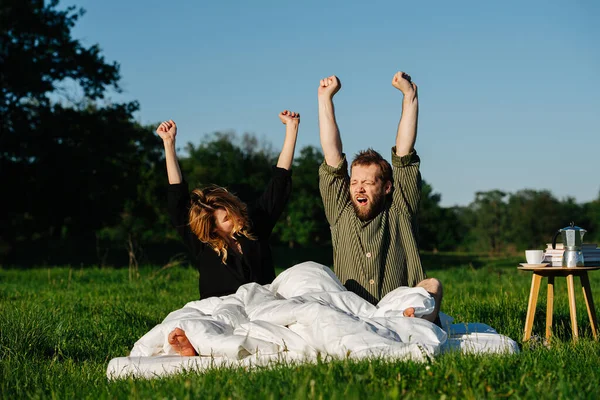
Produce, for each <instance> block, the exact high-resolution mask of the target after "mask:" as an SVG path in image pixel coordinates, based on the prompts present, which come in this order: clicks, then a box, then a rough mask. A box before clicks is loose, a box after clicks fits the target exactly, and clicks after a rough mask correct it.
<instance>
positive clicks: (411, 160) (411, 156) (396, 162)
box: [392, 146, 421, 168]
mask: <svg viewBox="0 0 600 400" xmlns="http://www.w3.org/2000/svg"><path fill="white" fill-rule="evenodd" d="M419 161H421V159H420V158H419V156H418V155H417V151H416V150H415V149H413V150H412V151H411V152H410V153H408V154H406V155H403V156H402V157H400V156H398V155H397V154H396V146H394V147H392V165H393V166H394V167H400V168H401V167H407V166H409V165H411V164H416V163H418V162H419Z"/></svg>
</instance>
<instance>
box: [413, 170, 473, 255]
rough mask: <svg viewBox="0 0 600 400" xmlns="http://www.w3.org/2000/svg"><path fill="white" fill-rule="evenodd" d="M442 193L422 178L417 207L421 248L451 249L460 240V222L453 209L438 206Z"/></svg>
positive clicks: (461, 231)
mask: <svg viewBox="0 0 600 400" xmlns="http://www.w3.org/2000/svg"><path fill="white" fill-rule="evenodd" d="M441 199H442V195H441V194H439V193H434V192H433V187H432V186H431V185H430V184H429V183H427V182H426V181H425V180H423V182H422V185H421V204H420V207H419V216H418V224H419V248H421V249H423V250H434V251H436V250H453V249H455V248H456V247H457V245H458V244H459V242H460V240H461V234H462V233H463V230H462V229H461V224H460V221H459V219H458V216H457V214H456V213H455V212H454V210H453V209H451V208H450V209H448V208H443V207H441V206H440V204H439V203H440V201H441Z"/></svg>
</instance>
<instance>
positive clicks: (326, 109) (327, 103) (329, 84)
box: [318, 75, 342, 167]
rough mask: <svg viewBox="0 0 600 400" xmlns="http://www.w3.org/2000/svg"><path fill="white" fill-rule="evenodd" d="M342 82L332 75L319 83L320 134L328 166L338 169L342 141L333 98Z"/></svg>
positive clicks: (340, 159)
mask: <svg viewBox="0 0 600 400" xmlns="http://www.w3.org/2000/svg"><path fill="white" fill-rule="evenodd" d="M341 87H342V84H341V82H340V80H339V79H338V78H337V77H336V76H335V75H332V76H330V77H328V78H325V79H321V82H319V90H318V97H319V132H320V137H321V147H322V148H323V154H324V155H325V162H326V163H327V165H329V166H332V167H337V166H338V165H339V163H340V162H341V161H342V139H341V138H340V131H339V129H338V126H337V122H336V120H335V109H334V107H333V96H334V95H335V94H336V93H337V92H338V90H340V88H341Z"/></svg>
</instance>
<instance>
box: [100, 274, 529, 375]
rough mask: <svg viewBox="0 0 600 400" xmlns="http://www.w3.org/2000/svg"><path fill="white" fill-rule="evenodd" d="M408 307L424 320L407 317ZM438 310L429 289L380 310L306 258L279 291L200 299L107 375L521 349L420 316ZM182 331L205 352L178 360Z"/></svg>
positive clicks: (388, 300)
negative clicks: (177, 332) (176, 339)
mask: <svg viewBox="0 0 600 400" xmlns="http://www.w3.org/2000/svg"><path fill="white" fill-rule="evenodd" d="M408 307H413V308H414V309H415V314H416V316H417V317H416V318H409V317H404V316H403V311H404V310H405V309H406V308H408ZM433 308H434V300H433V298H432V297H431V296H430V295H429V293H427V291H425V290H424V289H423V288H408V287H400V288H398V289H396V290H394V291H392V292H390V293H388V294H387V295H386V296H385V297H384V298H383V299H381V301H380V302H379V303H378V304H377V306H374V305H372V304H370V303H368V302H367V301H365V300H363V299H362V298H360V297H359V296H357V295H356V294H354V293H352V292H349V291H347V290H346V289H345V288H344V286H343V285H342V284H341V282H340V281H339V280H338V279H337V277H336V276H335V275H334V274H333V272H332V271H331V269H329V268H328V267H326V266H323V265H320V264H317V263H314V262H306V263H302V264H298V265H296V266H294V267H292V268H289V269H287V270H286V271H284V272H282V273H281V274H280V275H279V276H277V278H275V280H274V281H273V282H272V283H271V284H269V285H264V286H261V285H259V284H256V283H249V284H246V285H243V286H241V287H240V288H239V289H238V291H237V292H236V293H235V294H232V295H229V296H224V297H211V298H208V299H204V300H199V301H192V302H190V303H188V304H186V305H185V306H184V307H183V308H181V309H179V310H176V311H173V312H172V313H170V314H169V315H168V316H167V317H166V318H165V319H164V321H163V322H162V323H160V324H159V325H157V326H155V327H154V328H153V329H152V330H150V332H148V333H147V334H146V335H144V336H143V337H142V338H141V339H139V340H138V341H137V342H136V343H135V344H134V346H133V349H132V351H131V354H130V355H129V357H120V358H115V359H113V360H111V362H110V363H109V366H108V370H107V375H108V376H109V378H115V377H122V376H130V375H134V376H142V377H152V376H157V375H167V374H170V373H175V372H178V371H181V370H182V369H195V370H204V369H207V368H214V367H219V366H231V365H236V366H239V365H241V366H251V365H266V364H269V363H272V362H273V361H285V362H289V361H292V362H311V361H314V360H316V359H317V357H322V358H327V357H333V358H352V359H362V358H367V357H390V358H393V359H403V360H404V359H410V360H415V361H423V360H425V359H427V358H432V357H434V356H435V355H436V354H438V353H440V352H441V351H442V350H445V349H463V350H465V351H488V352H489V351H492V352H515V351H518V347H517V345H516V343H515V342H514V341H512V340H511V339H509V338H507V337H505V336H502V335H498V334H497V333H496V331H494V330H493V329H492V328H491V327H489V326H487V325H484V324H468V325H450V324H446V325H445V330H442V329H441V328H439V327H438V326H436V325H435V324H432V323H431V322H428V321H426V320H424V319H421V318H419V317H421V316H423V315H426V314H429V313H431V312H432V311H433ZM446 320H447V319H446ZM175 328H181V329H183V330H184V331H185V332H186V335H187V337H188V338H189V340H190V342H191V343H192V345H193V346H194V348H195V349H196V352H197V353H198V356H196V357H182V356H179V355H177V353H176V352H175V350H174V349H173V347H172V346H171V345H170V344H169V343H168V340H167V337H168V335H169V333H170V332H171V331H173V329H175ZM449 334H450V335H451V336H450V337H451V338H452V340H450V341H449V336H448V335H449Z"/></svg>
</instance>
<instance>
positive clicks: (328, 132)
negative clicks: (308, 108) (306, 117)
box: [318, 72, 442, 324]
mask: <svg viewBox="0 0 600 400" xmlns="http://www.w3.org/2000/svg"><path fill="white" fill-rule="evenodd" d="M392 85H393V86H394V87H395V88H397V89H398V90H400V91H401V92H402V94H403V95H404V98H403V101H402V116H401V118H400V122H399V124H398V131H397V134H396V143H395V146H394V147H392V165H393V167H392V166H390V164H389V163H388V162H387V161H386V160H385V159H384V158H383V157H382V156H381V155H380V154H379V153H378V152H376V151H375V150H372V149H368V150H365V151H361V152H359V153H358V154H357V155H356V157H355V158H354V160H353V161H352V165H351V171H350V173H351V175H350V176H348V163H347V161H346V156H345V154H344V153H343V152H342V140H341V138H340V132H339V129H338V126H337V122H336V119H335V110H334V106H333V96H334V95H335V94H336V93H337V92H338V91H339V90H340V88H341V86H342V85H341V82H340V80H339V79H338V78H337V77H336V76H330V77H328V78H325V79H322V80H321V81H320V84H319V89H318V99H319V130H320V138H321V147H322V148H323V154H324V155H325V161H324V162H323V164H322V165H321V167H320V168H319V188H320V191H321V197H322V199H323V204H324V206H325V215H326V217H327V221H328V222H329V225H330V227H331V236H332V242H333V270H334V272H335V273H336V275H337V276H338V278H339V279H340V280H341V282H342V283H343V284H344V286H345V287H346V288H347V289H348V290H350V291H353V292H354V293H356V294H358V295H359V296H361V297H362V298H364V299H366V300H368V301H369V302H371V303H373V304H375V303H377V302H378V301H379V300H381V298H382V297H383V296H385V295H386V294H387V293H389V292H390V291H392V290H394V289H396V288H398V287H400V286H411V287H413V286H422V287H424V288H425V290H427V291H428V292H429V293H430V294H431V295H432V296H433V297H434V299H435V310H434V311H433V312H432V313H431V314H429V315H426V316H424V317H423V318H425V319H427V320H429V321H431V322H434V321H435V322H437V323H438V324H439V319H438V314H439V309H440V304H441V300H442V285H441V283H440V281H439V280H437V279H435V278H431V279H426V278H425V273H424V271H423V267H422V265H421V258H420V256H419V247H418V244H417V243H418V242H417V212H418V210H419V202H420V199H421V174H420V172H419V165H420V159H419V156H418V155H417V153H416V151H415V149H414V144H415V140H416V137H417V120H418V114H419V104H418V94H417V85H415V84H414V83H413V82H412V80H411V78H410V76H409V75H408V74H406V73H404V72H397V73H396V74H395V75H394V77H393V79H392Z"/></svg>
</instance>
